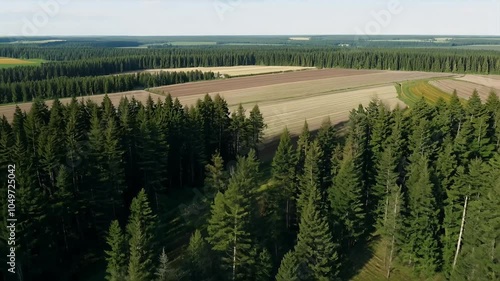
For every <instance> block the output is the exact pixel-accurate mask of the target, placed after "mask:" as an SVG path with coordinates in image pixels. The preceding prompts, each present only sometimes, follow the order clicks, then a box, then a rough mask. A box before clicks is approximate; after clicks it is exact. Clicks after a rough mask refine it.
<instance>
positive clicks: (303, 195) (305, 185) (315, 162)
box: [297, 140, 323, 215]
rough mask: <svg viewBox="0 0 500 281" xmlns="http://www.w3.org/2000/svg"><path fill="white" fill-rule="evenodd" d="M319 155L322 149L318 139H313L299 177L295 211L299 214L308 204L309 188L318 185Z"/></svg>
mask: <svg viewBox="0 0 500 281" xmlns="http://www.w3.org/2000/svg"><path fill="white" fill-rule="evenodd" d="M321 156H322V151H321V149H320V147H319V144H318V141H317V140H315V141H314V142H312V143H311V144H310V145H309V148H308V150H307V155H306V159H305V162H304V168H303V174H302V175H301V176H300V178H299V185H298V187H299V196H298V198H297V213H298V214H299V215H301V214H302V212H303V211H304V208H305V206H306V205H307V204H308V201H309V196H310V194H311V188H312V187H313V186H316V187H318V186H319V184H320V167H319V159H320V157H321ZM318 204H321V205H323V202H321V201H319V202H318Z"/></svg>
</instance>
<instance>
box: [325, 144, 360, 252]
mask: <svg viewBox="0 0 500 281" xmlns="http://www.w3.org/2000/svg"><path fill="white" fill-rule="evenodd" d="M352 142H353V141H352V140H351V139H349V140H348V142H347V144H346V147H345V148H344V154H343V159H342V162H341V164H340V168H339V171H338V173H337V175H336V176H335V177H334V178H333V184H332V186H331V187H330V189H329V190H328V199H329V202H330V207H331V218H332V220H333V221H334V222H335V227H336V229H335V231H336V233H337V234H338V235H339V240H340V241H342V245H343V246H344V248H345V249H346V250H347V249H349V248H350V247H352V246H353V245H354V244H355V243H356V242H358V241H359V239H360V238H361V236H362V235H363V234H364V231H365V230H366V229H365V216H366V213H365V209H364V204H363V186H362V181H361V176H360V167H359V164H357V162H356V156H357V155H358V154H357V153H358V152H357V150H355V149H354V147H353V143H352Z"/></svg>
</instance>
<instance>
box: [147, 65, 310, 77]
mask: <svg viewBox="0 0 500 281" xmlns="http://www.w3.org/2000/svg"><path fill="white" fill-rule="evenodd" d="M307 69H315V67H302V66H265V65H243V66H229V67H188V68H170V69H168V68H167V69H149V70H145V71H142V72H149V73H158V72H161V71H168V72H181V71H183V72H187V71H197V70H198V71H201V72H213V73H219V74H223V75H228V76H231V77H237V76H248V75H258V74H269V73H279V72H290V71H299V70H307Z"/></svg>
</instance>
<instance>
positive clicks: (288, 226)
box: [286, 199, 290, 230]
mask: <svg viewBox="0 0 500 281" xmlns="http://www.w3.org/2000/svg"><path fill="white" fill-rule="evenodd" d="M286 229H287V230H288V229H290V200H289V199H286Z"/></svg>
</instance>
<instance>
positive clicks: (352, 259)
mask: <svg viewBox="0 0 500 281" xmlns="http://www.w3.org/2000/svg"><path fill="white" fill-rule="evenodd" d="M377 240H379V236H378V235H377V236H370V237H368V238H367V239H366V240H365V241H363V242H360V243H358V244H357V245H356V246H354V248H352V249H351V250H350V251H349V254H348V259H349V260H348V261H346V263H347V264H346V266H345V267H344V269H343V270H342V272H341V277H342V280H351V279H352V278H353V277H355V276H356V275H358V274H359V273H360V272H361V271H362V270H363V268H364V267H365V265H366V264H367V263H368V262H369V261H370V260H371V259H372V258H373V257H374V256H375V249H374V248H373V247H374V245H375V244H376V242H377Z"/></svg>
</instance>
